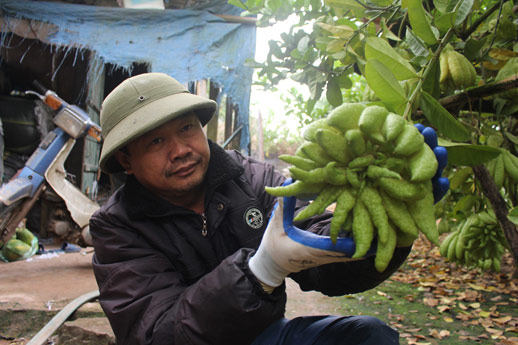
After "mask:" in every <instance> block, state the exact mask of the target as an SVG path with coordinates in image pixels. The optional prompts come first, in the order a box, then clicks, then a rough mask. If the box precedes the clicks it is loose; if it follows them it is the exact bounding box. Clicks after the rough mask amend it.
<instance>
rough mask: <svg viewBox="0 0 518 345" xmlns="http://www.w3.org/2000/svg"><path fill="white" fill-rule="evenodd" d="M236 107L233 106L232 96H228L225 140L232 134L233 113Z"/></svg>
mask: <svg viewBox="0 0 518 345" xmlns="http://www.w3.org/2000/svg"><path fill="white" fill-rule="evenodd" d="M233 111H234V109H233V107H232V97H228V96H227V98H226V104H225V141H227V139H228V138H230V136H231V135H232V115H233V114H232V113H233Z"/></svg>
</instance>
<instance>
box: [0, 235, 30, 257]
mask: <svg viewBox="0 0 518 345" xmlns="http://www.w3.org/2000/svg"><path fill="white" fill-rule="evenodd" d="M30 250H31V246H30V245H28V244H27V243H25V242H23V241H20V240H16V239H10V240H9V241H7V244H6V245H5V246H4V247H3V248H2V255H3V256H4V258H6V259H7V260H8V261H15V260H18V259H20V258H22V257H23V256H24V255H25V254H27V253H28V252H29V251H30Z"/></svg>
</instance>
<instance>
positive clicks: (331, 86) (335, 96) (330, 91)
mask: <svg viewBox="0 0 518 345" xmlns="http://www.w3.org/2000/svg"><path fill="white" fill-rule="evenodd" d="M326 98H327V101H328V102H329V104H331V105H332V106H333V107H338V106H339V105H340V104H342V91H341V90H340V85H339V84H338V80H337V78H331V79H329V81H328V82H327V90H326Z"/></svg>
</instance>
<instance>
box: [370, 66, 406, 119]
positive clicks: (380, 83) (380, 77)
mask: <svg viewBox="0 0 518 345" xmlns="http://www.w3.org/2000/svg"><path fill="white" fill-rule="evenodd" d="M365 79H366V80H367V84H369V87H370V88H371V89H372V90H373V91H374V93H375V94H376V96H377V97H379V98H380V99H381V100H382V101H383V102H384V103H385V104H386V105H387V106H388V107H389V108H391V110H392V111H394V112H396V113H398V114H400V115H402V114H403V112H404V111H405V105H406V95H405V90H403V88H402V87H401V85H400V84H399V83H398V81H397V79H396V77H395V76H394V74H393V73H392V72H391V70H390V69H388V68H387V67H385V66H384V65H383V64H382V63H381V62H379V61H378V60H375V59H371V60H368V61H367V64H366V65H365Z"/></svg>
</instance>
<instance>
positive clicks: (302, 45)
mask: <svg viewBox="0 0 518 345" xmlns="http://www.w3.org/2000/svg"><path fill="white" fill-rule="evenodd" d="M308 44H309V36H304V37H302V38H301V39H300V41H299V43H298V44H297V50H298V51H300V52H301V53H302V54H304V53H305V52H306V50H308Z"/></svg>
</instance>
